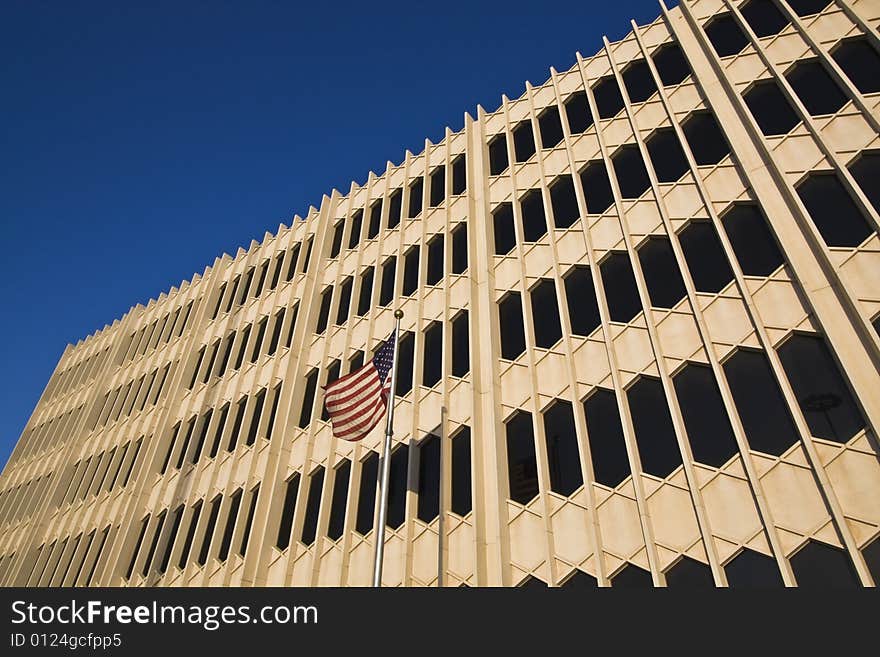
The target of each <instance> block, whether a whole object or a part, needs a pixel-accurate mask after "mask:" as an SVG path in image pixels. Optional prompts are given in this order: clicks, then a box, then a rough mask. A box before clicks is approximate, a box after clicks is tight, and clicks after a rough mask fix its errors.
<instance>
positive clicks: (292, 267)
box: [284, 242, 312, 282]
mask: <svg viewBox="0 0 880 657" xmlns="http://www.w3.org/2000/svg"><path fill="white" fill-rule="evenodd" d="M311 245H312V243H311V242H309V251H311ZM298 260H299V244H294V245H293V247H292V248H291V249H290V263H289V264H288V265H287V274H286V275H285V276H284V279H285V280H286V281H288V282H290V281H291V280H293V275H294V274H295V273H296V265H297V261H298ZM303 269H305V267H303Z"/></svg>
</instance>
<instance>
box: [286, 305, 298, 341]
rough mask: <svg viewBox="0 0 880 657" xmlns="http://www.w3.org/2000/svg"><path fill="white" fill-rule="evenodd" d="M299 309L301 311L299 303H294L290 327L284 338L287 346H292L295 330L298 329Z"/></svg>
mask: <svg viewBox="0 0 880 657" xmlns="http://www.w3.org/2000/svg"><path fill="white" fill-rule="evenodd" d="M297 311H299V304H296V305H294V306H293V308H292V309H291V312H290V328H288V329H287V337H286V338H285V339H284V346H285V347H290V345H291V344H292V343H293V332H294V331H295V330H296V314H297Z"/></svg>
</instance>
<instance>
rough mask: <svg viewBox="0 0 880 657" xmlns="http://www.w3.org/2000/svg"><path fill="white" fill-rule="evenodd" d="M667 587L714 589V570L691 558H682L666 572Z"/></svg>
mask: <svg viewBox="0 0 880 657" xmlns="http://www.w3.org/2000/svg"><path fill="white" fill-rule="evenodd" d="M665 574H666V586H668V587H670V588H680V589H712V588H715V578H714V577H712V569H711V568H709V566H707V565H706V564H704V563H700V562H699V561H696V560H694V559H691V558H690V557H682V558H681V559H679V560H678V561H677V562H676V563H675V565H674V566H672V568H670V569H669V570H667V571H666V573H665Z"/></svg>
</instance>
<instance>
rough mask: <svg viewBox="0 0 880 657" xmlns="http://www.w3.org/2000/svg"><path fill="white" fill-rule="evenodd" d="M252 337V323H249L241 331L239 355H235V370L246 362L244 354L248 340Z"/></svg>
mask: <svg viewBox="0 0 880 657" xmlns="http://www.w3.org/2000/svg"><path fill="white" fill-rule="evenodd" d="M250 337H251V325H250V324H248V325H247V326H245V327H244V330H243V331H242V332H241V341H240V342H239V345H238V355H236V357H235V365H234V366H233V367H232V369H234V370H238V369H239V368H240V367H241V364H242V363H243V362H244V354H245V351H246V350H247V345H248V340H249V339H250Z"/></svg>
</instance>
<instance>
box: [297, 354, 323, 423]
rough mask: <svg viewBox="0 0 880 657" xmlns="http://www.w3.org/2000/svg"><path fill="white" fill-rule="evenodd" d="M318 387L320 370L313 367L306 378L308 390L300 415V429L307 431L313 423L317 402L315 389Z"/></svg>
mask: <svg viewBox="0 0 880 657" xmlns="http://www.w3.org/2000/svg"><path fill="white" fill-rule="evenodd" d="M317 387H318V368H316V367H313V368H312V369H311V370H310V371H309V373H308V375H307V376H306V389H305V392H304V393H303V401H302V407H301V409H300V413H299V425H298V426H299V428H300V429H305V428H306V427H307V426H309V422H311V421H312V406H313V405H314V402H315V388H317Z"/></svg>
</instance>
